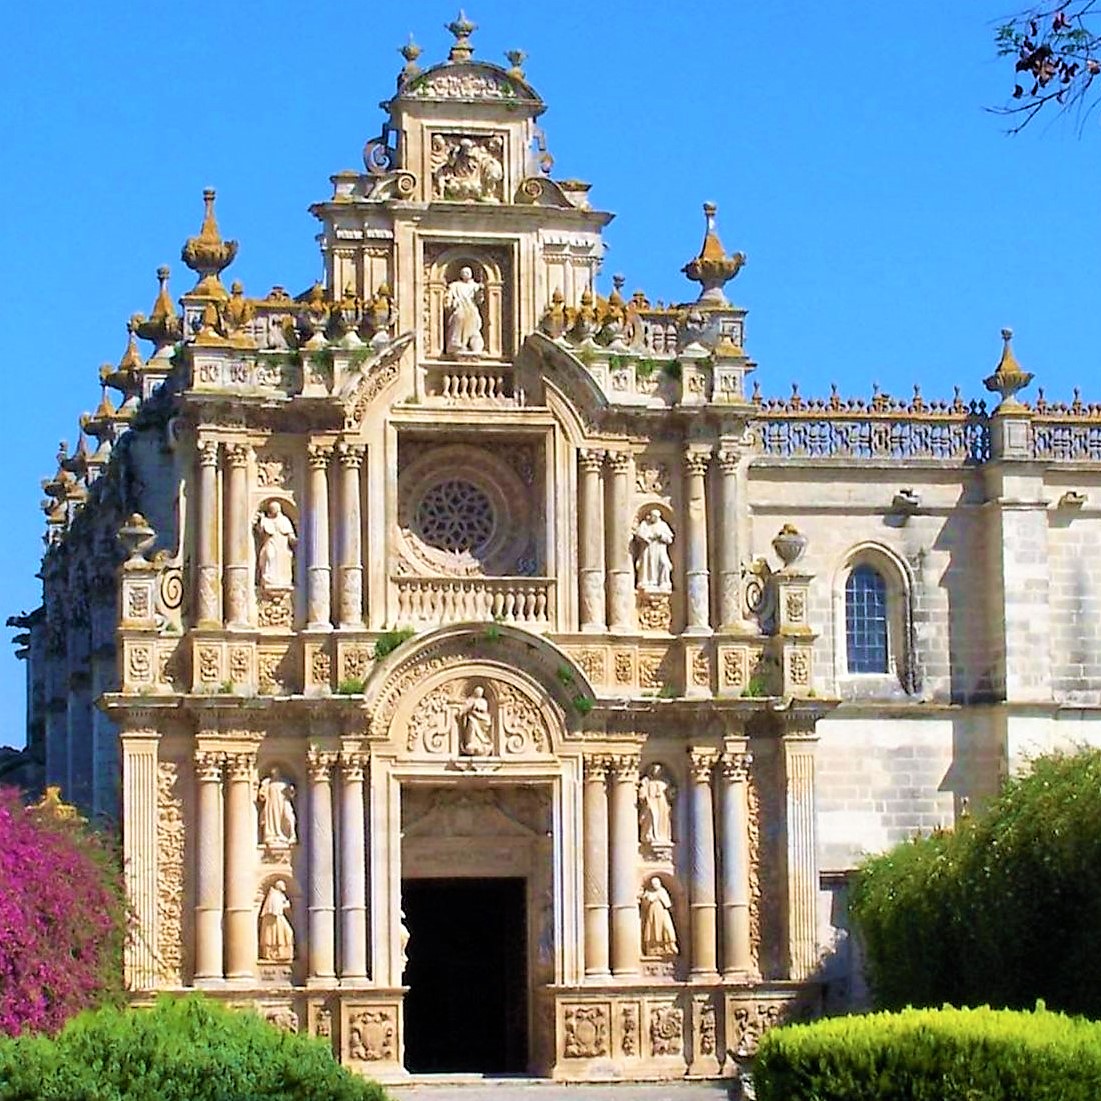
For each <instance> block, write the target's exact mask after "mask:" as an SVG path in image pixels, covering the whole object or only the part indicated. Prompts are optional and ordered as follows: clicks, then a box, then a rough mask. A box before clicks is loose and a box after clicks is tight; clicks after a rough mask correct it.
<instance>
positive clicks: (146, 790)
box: [58, 727, 160, 990]
mask: <svg viewBox="0 0 1101 1101" xmlns="http://www.w3.org/2000/svg"><path fill="white" fill-rule="evenodd" d="M159 741H160V735H159V734H158V733H157V732H156V730H154V729H152V728H151V727H150V728H149V729H137V730H128V731H124V732H123V734H122V814H123V821H124V822H125V823H126V829H125V830H123V834H122V858H123V868H124V877H125V882H126V899H127V902H128V903H129V906H130V917H131V921H132V923H133V926H134V932H135V935H134V936H132V937H128V938H127V940H126V948H125V970H126V985H127V987H128V989H130V990H152V989H154V988H155V987H156V985H157V970H158V960H157V757H158V754H157V745H158V742H159ZM63 948H64V946H63V945H58V950H59V951H61V950H63Z"/></svg>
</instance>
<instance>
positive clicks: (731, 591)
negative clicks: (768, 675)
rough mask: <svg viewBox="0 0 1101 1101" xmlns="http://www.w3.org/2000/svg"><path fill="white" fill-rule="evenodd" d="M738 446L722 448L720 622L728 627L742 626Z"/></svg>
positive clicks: (720, 461)
mask: <svg viewBox="0 0 1101 1101" xmlns="http://www.w3.org/2000/svg"><path fill="white" fill-rule="evenodd" d="M740 458H741V455H740V453H739V451H738V449H737V448H735V447H730V446H726V447H723V448H722V449H721V450H720V451H719V470H720V471H721V474H722V481H721V483H720V484H721V496H720V500H721V502H722V523H721V524H720V525H719V622H720V624H721V625H722V627H723V628H724V629H726V630H730V629H731V628H733V627H737V626H739V625H741V623H742V621H743V619H744V617H743V615H742V566H741V548H740V547H739V546H738V505H739V501H738V462H739V460H740Z"/></svg>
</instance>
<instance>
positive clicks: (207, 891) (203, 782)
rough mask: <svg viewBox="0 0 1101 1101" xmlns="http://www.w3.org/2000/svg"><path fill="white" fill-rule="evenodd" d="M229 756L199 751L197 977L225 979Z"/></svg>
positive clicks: (196, 768) (196, 876)
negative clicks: (224, 831)
mask: <svg viewBox="0 0 1101 1101" xmlns="http://www.w3.org/2000/svg"><path fill="white" fill-rule="evenodd" d="M224 764H225V755H224V754H222V753H207V752H205V751H203V750H200V751H199V752H197V753H196V754H195V781H196V784H197V786H198V789H199V794H198V803H199V821H198V824H197V833H198V852H197V855H196V860H195V978H196V980H203V979H207V980H209V979H219V980H220V979H221V978H222V977H223V972H222V906H223V905H224V901H223V898H222V887H223V883H224V878H223V877H224V868H223V863H222V854H223V851H224V847H225V841H224V839H223V837H222V768H223V766H224Z"/></svg>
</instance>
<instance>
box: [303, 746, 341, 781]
mask: <svg viewBox="0 0 1101 1101" xmlns="http://www.w3.org/2000/svg"><path fill="white" fill-rule="evenodd" d="M338 759H339V754H337V753H333V752H329V751H326V750H321V749H318V748H317V747H316V746H310V748H309V750H308V751H307V752H306V771H307V773H308V775H309V778H310V780H311V781H312V782H313V783H315V784H323V783H325V782H326V781H327V780H329V779H330V778H331V777H332V774H333V769H334V768H335V767H336V764H337V761H338Z"/></svg>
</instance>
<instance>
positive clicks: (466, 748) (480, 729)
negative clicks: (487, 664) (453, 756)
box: [459, 684, 493, 757]
mask: <svg viewBox="0 0 1101 1101" xmlns="http://www.w3.org/2000/svg"><path fill="white" fill-rule="evenodd" d="M459 752H460V753H463V754H465V755H466V756H468V757H488V756H489V754H491V753H492V752H493V716H492V715H491V714H490V712H489V700H487V699H486V690H485V689H484V688H483V687H482V686H481V685H480V684H479V685H477V686H476V687H475V688H474V690H473V691H472V692H471V693H470V695H469V696H467V698H466V699H465V700H464V701H463V704H462V707H461V708H460V709H459Z"/></svg>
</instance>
